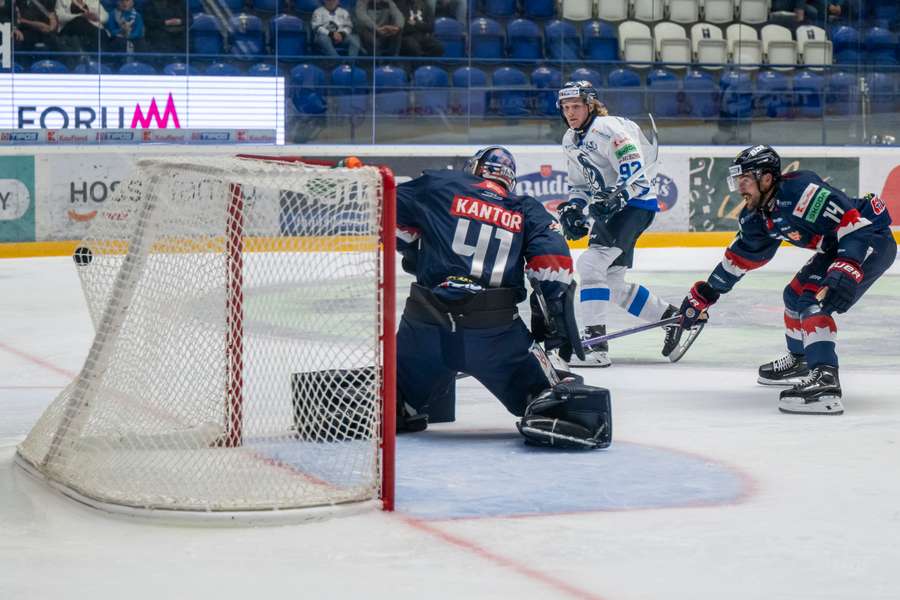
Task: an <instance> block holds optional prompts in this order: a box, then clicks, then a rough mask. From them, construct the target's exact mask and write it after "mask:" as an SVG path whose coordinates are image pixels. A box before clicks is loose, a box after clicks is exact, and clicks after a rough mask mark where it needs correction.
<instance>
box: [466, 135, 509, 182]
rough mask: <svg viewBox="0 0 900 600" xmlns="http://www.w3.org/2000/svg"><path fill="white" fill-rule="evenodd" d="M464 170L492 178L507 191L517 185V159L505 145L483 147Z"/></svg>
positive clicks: (468, 161)
mask: <svg viewBox="0 0 900 600" xmlns="http://www.w3.org/2000/svg"><path fill="white" fill-rule="evenodd" d="M463 171H465V172H466V173H470V174H472V175H475V176H477V177H484V178H485V179H492V180H493V181H496V182H497V183H499V184H501V185H502V186H503V187H504V188H506V191H507V192H511V191H513V188H515V187H516V159H515V158H513V155H512V152H510V151H509V150H507V149H506V148H504V147H503V146H488V147H486V148H482V149H481V150H479V151H478V152H476V153H475V155H474V156H472V158H470V159H468V160H467V161H466V163H465V164H464V165H463Z"/></svg>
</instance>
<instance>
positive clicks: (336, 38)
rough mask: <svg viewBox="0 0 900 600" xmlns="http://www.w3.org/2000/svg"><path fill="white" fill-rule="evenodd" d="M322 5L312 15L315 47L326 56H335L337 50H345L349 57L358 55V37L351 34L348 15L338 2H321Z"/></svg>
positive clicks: (350, 23) (328, 0)
mask: <svg viewBox="0 0 900 600" xmlns="http://www.w3.org/2000/svg"><path fill="white" fill-rule="evenodd" d="M322 4H323V5H322V6H320V7H319V8H317V9H316V10H315V11H314V12H313V15H312V22H311V26H312V30H313V33H314V34H315V36H316V37H315V40H316V46H317V47H318V48H319V50H320V51H321V52H322V54H324V55H326V56H337V55H338V51H337V49H338V48H346V49H347V56H350V57H354V56H356V55H357V54H359V36H358V35H356V34H355V33H353V22H352V21H351V20H350V13H349V12H347V10H346V9H344V8H342V7H341V6H339V5H338V0H322Z"/></svg>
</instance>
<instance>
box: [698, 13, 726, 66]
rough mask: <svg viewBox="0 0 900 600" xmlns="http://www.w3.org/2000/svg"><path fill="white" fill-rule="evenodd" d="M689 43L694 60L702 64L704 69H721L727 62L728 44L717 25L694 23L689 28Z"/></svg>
mask: <svg viewBox="0 0 900 600" xmlns="http://www.w3.org/2000/svg"><path fill="white" fill-rule="evenodd" d="M691 42H692V44H693V48H694V60H695V61H696V62H698V63H702V64H704V66H703V68H704V69H721V68H722V65H724V64H725V63H727V62H728V44H727V43H726V42H725V39H724V38H723V37H722V30H721V29H719V27H718V25H713V24H712V23H695V24H694V25H692V26H691Z"/></svg>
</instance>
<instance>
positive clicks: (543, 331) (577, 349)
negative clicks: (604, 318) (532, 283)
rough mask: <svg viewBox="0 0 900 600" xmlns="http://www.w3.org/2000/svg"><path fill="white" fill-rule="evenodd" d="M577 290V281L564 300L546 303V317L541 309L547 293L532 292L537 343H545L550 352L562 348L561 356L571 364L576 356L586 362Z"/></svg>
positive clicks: (534, 334) (533, 324)
mask: <svg viewBox="0 0 900 600" xmlns="http://www.w3.org/2000/svg"><path fill="white" fill-rule="evenodd" d="M575 288H576V283H575V282H574V281H573V282H572V283H570V284H569V287H568V288H567V289H566V293H565V295H563V296H562V297H560V298H556V299H551V300H545V302H544V303H545V305H546V314H545V313H544V307H542V306H541V298H542V297H543V294H542V293H541V292H540V288H539V287H538V288H536V289H535V291H533V292H532V293H531V298H530V299H529V304H530V305H531V335H532V337H534V339H535V341H537V342H543V343H544V348H545V349H546V350H548V351H549V350H555V349H556V348H559V356H560V357H561V358H562V359H563V360H565V361H567V362H568V360H569V359H571V358H572V353H573V352H574V353H575V356H577V357H578V358H580V359H581V360H584V349H583V348H582V347H581V336H580V335H579V334H578V324H577V323H576V321H575Z"/></svg>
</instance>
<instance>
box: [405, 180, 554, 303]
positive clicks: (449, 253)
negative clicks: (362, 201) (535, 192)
mask: <svg viewBox="0 0 900 600" xmlns="http://www.w3.org/2000/svg"><path fill="white" fill-rule="evenodd" d="M412 248H418V253H417V258H416V278H417V282H418V283H419V284H420V285H423V286H425V287H427V288H430V289H433V288H435V287H436V286H439V285H441V284H442V283H444V282H445V281H447V278H448V277H451V276H460V277H468V278H470V279H472V280H474V281H475V282H476V283H477V284H479V285H481V286H482V287H484V288H488V287H490V288H498V287H511V288H516V289H518V290H519V294H518V296H519V299H520V301H521V300H524V299H525V297H526V295H527V292H526V289H525V282H524V276H523V271H524V275H527V276H528V277H529V278H536V279H537V280H538V281H539V282H540V285H541V289H542V291H543V293H544V295H545V296H547V297H548V298H559V297H561V296H562V295H563V294H564V293H565V290H566V286H568V284H569V283H570V282H571V281H572V257H571V255H570V254H569V247H568V245H567V244H566V241H565V239H564V238H563V236H562V233H561V229H560V226H559V223H558V222H557V221H556V219H555V218H554V217H553V216H551V215H550V213H548V212H547V211H546V210H545V209H544V207H543V205H542V204H541V203H540V202H538V201H537V200H535V199H534V198H532V197H530V196H518V195H515V194H509V193H507V192H506V190H505V189H504V188H503V187H502V186H501V185H499V184H497V183H495V182H494V181H491V180H489V179H482V178H481V177H476V176H474V175H470V174H468V173H463V172H459V171H450V170H446V171H425V172H424V173H423V174H422V175H421V176H420V177H418V178H416V179H413V180H412V181H408V182H406V183H403V184H400V185H399V186H397V249H398V250H399V251H400V252H404V251H409V250H410V249H412Z"/></svg>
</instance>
